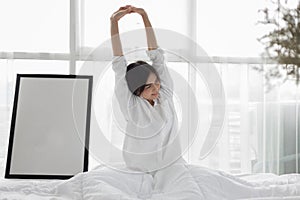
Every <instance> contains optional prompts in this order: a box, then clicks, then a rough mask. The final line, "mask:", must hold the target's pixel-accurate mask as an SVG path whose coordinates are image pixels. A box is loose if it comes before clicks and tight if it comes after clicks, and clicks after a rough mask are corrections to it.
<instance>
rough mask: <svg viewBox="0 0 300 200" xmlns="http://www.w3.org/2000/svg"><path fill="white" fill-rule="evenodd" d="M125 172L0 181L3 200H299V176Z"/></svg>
mask: <svg viewBox="0 0 300 200" xmlns="http://www.w3.org/2000/svg"><path fill="white" fill-rule="evenodd" d="M123 169H125V166H122V165H118V166H114V167H113V168H112V167H107V166H105V165H99V166H97V167H95V168H94V169H92V170H90V171H88V172H84V173H79V174H77V175H75V176H74V177H72V178H70V179H68V180H24V179H1V181H0V199H1V200H3V199H7V200H10V199H30V200H36V199H38V200H65V199H72V200H77V199H78V200H79V199H84V200H94V199H97V200H99V199H105V200H129V199H130V200H140V199H149V200H159V199H160V200H169V199H176V200H183V199H188V200H194V199H197V200H199V199H208V200H215V199H216V200H225V199H226V200H228V199H239V200H241V199H251V200H256V199H263V200H277V199H289V200H291V199H293V200H295V199H298V200H299V199H300V175H299V174H286V175H281V176H277V175H274V174H268V173H264V174H252V175H250V174H249V175H242V176H234V175H231V174H229V173H226V172H223V171H219V170H213V169H208V168H205V167H200V166H195V165H189V164H175V165H172V166H169V167H167V168H165V169H162V170H160V171H158V172H157V173H156V174H155V175H154V176H152V175H151V174H149V173H136V172H134V171H128V170H127V172H125V171H123Z"/></svg>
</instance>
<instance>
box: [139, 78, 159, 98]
mask: <svg viewBox="0 0 300 200" xmlns="http://www.w3.org/2000/svg"><path fill="white" fill-rule="evenodd" d="M159 89H160V82H159V80H158V79H157V77H156V75H155V74H154V73H150V75H149V77H148V79H147V82H146V84H145V88H144V91H143V92H142V93H141V96H142V97H143V98H144V99H147V100H148V101H151V102H152V101H153V100H154V99H156V98H158V94H159Z"/></svg>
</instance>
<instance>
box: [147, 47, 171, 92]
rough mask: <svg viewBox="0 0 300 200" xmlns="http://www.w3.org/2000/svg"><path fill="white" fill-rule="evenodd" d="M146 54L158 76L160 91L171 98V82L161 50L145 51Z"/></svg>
mask: <svg viewBox="0 0 300 200" xmlns="http://www.w3.org/2000/svg"><path fill="white" fill-rule="evenodd" d="M146 53H147V55H148V56H149V58H150V60H151V61H152V66H153V67H154V68H155V70H156V71H157V73H158V75H159V78H160V83H161V89H162V90H163V92H164V93H165V94H166V95H167V96H168V97H172V96H173V80H172V78H171V76H170V73H169V70H168V67H167V65H166V59H165V56H164V51H163V50H162V49H161V48H157V49H154V50H147V51H146Z"/></svg>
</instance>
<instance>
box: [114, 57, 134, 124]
mask: <svg viewBox="0 0 300 200" xmlns="http://www.w3.org/2000/svg"><path fill="white" fill-rule="evenodd" d="M126 67H127V61H126V59H125V57H124V56H114V57H113V61H112V69H113V71H114V72H115V91H114V92H115V96H116V98H117V101H118V103H119V105H120V109H121V111H122V113H123V115H124V117H125V119H126V120H128V119H129V118H128V117H129V116H128V115H129V113H128V110H129V109H128V108H129V107H131V106H133V104H134V102H135V101H136V100H137V99H136V98H137V97H136V96H135V95H134V94H132V92H131V91H130V90H129V88H128V85H127V81H126V78H125V75H126Z"/></svg>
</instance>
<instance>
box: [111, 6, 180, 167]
mask: <svg viewBox="0 0 300 200" xmlns="http://www.w3.org/2000/svg"><path fill="white" fill-rule="evenodd" d="M130 13H138V14H139V15H140V16H141V17H142V19H143V22H144V25H145V31H146V36H147V44H148V50H147V51H146V53H147V55H148V56H149V58H150V60H151V61H152V65H150V64H148V63H147V62H144V61H137V62H134V63H131V64H129V65H127V61H126V59H125V57H124V55H123V51H122V45H121V39H120V36H119V28H118V21H119V20H120V19H121V18H122V17H124V16H125V15H127V14H130ZM110 20H111V42H112V48H113V55H114V59H113V62H112V65H113V66H112V67H113V70H114V72H115V95H116V97H117V99H118V102H119V106H120V109H121V111H122V113H123V115H124V117H125V119H126V121H127V127H126V136H125V140H124V145H123V157H124V160H125V162H126V165H127V166H128V167H129V168H132V169H135V170H140V171H146V172H153V171H156V170H158V169H161V168H163V167H166V166H167V165H170V164H172V163H174V162H175V161H177V160H178V159H180V160H181V148H180V143H179V139H178V136H177V132H178V130H177V116H176V113H175V109H174V104H173V82H172V79H171V77H170V75H169V72H168V69H167V67H166V64H165V58H164V55H163V50H162V49H160V48H159V47H158V45H157V42H156V37H155V34H154V31H153V29H152V26H151V23H150V20H149V18H148V15H147V13H146V12H145V10H144V9H142V8H136V7H133V6H129V5H128V6H125V7H121V8H119V10H117V11H116V12H114V13H113V14H112V16H111V19H110ZM177 162H178V161H177Z"/></svg>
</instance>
